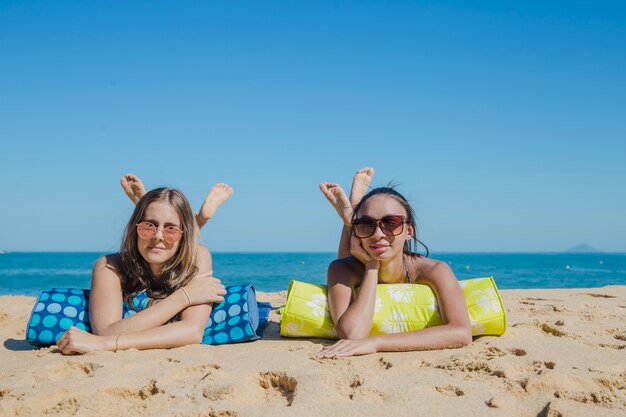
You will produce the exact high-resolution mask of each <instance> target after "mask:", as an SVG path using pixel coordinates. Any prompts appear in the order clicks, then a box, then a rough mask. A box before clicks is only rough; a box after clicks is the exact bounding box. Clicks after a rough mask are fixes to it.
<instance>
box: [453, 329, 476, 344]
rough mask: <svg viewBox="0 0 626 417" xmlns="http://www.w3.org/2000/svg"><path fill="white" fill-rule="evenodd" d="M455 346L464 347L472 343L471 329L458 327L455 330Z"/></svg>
mask: <svg viewBox="0 0 626 417" xmlns="http://www.w3.org/2000/svg"><path fill="white" fill-rule="evenodd" d="M454 339H455V346H456V347H464V346H467V345H469V344H470V343H472V328H471V327H468V326H458V327H456V329H455V338H454Z"/></svg>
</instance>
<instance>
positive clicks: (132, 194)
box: [120, 174, 146, 204]
mask: <svg viewBox="0 0 626 417" xmlns="http://www.w3.org/2000/svg"><path fill="white" fill-rule="evenodd" d="M120 184H122V188H123V189H124V192H125V193H126V195H127V196H128V198H130V199H131V200H132V201H133V203H134V204H137V202H138V201H139V199H140V198H141V197H143V195H144V194H145V193H146V187H144V186H143V182H141V180H140V179H139V177H138V176H136V175H133V174H126V175H124V176H123V177H122V179H121V180H120Z"/></svg>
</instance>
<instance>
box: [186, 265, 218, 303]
mask: <svg viewBox="0 0 626 417" xmlns="http://www.w3.org/2000/svg"><path fill="white" fill-rule="evenodd" d="M184 288H185V291H187V295H188V296H189V301H190V303H191V304H190V305H198V304H208V303H221V302H222V301H223V300H224V295H226V288H224V285H222V281H220V280H219V279H217V278H215V277H214V276H213V271H211V272H207V273H205V274H198V275H196V276H195V277H193V278H192V279H191V281H189V283H187V285H185V287H184Z"/></svg>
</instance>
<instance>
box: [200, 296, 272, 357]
mask: <svg viewBox="0 0 626 417" xmlns="http://www.w3.org/2000/svg"><path fill="white" fill-rule="evenodd" d="M263 304H267V303H263ZM259 313H262V314H259ZM268 315H269V304H268V305H267V306H266V308H265V309H263V310H262V311H261V310H259V309H258V305H257V302H256V295H255V293H254V288H253V287H252V286H251V285H233V286H230V287H226V295H225V296H224V301H222V302H221V303H220V304H218V305H216V306H214V307H213V311H212V313H211V318H210V319H209V321H208V323H207V327H206V328H205V330H204V337H203V338H202V343H204V344H208V345H222V344H224V343H236V342H245V341H249V340H256V339H259V338H260V335H261V334H262V332H263V329H264V325H265V324H266V323H267V318H268ZM259 324H261V326H260V327H259Z"/></svg>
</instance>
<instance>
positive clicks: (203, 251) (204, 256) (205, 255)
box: [196, 245, 213, 272]
mask: <svg viewBox="0 0 626 417" xmlns="http://www.w3.org/2000/svg"><path fill="white" fill-rule="evenodd" d="M196 265H197V266H198V268H199V269H200V272H202V271H203V270H206V271H210V270H211V268H212V265H213V258H212V257H211V252H210V251H209V249H208V248H207V247H206V246H203V245H198V259H197V261H196Z"/></svg>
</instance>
